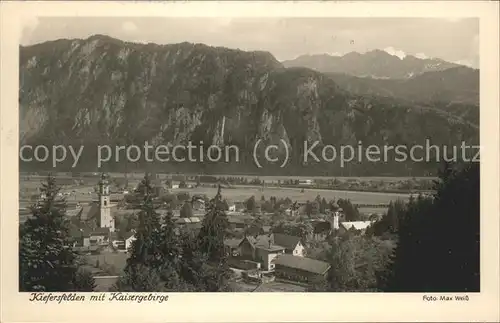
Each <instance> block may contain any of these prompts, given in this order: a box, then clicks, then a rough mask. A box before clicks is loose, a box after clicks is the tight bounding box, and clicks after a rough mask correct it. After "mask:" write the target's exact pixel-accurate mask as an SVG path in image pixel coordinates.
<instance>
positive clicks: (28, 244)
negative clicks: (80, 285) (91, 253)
mask: <svg viewBox="0 0 500 323" xmlns="http://www.w3.org/2000/svg"><path fill="white" fill-rule="evenodd" d="M59 191H60V187H59V186H58V185H57V184H56V179H55V178H54V177H53V176H51V175H48V177H47V181H46V182H45V183H43V184H42V188H41V195H42V200H41V201H40V202H37V203H36V204H35V205H33V206H32V207H31V210H32V213H33V217H31V218H29V219H28V220H26V222H25V223H24V224H23V225H21V226H20V235H19V282H20V290H21V291H46V292H65V291H72V290H74V286H73V282H74V279H75V273H76V265H75V260H76V254H75V253H74V252H73V250H72V245H71V238H70V234H69V223H68V220H67V219H66V217H65V213H66V202H65V200H64V198H63V197H60V196H59V194H58V193H59Z"/></svg>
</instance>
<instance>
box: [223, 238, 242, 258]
mask: <svg viewBox="0 0 500 323" xmlns="http://www.w3.org/2000/svg"><path fill="white" fill-rule="evenodd" d="M241 241H242V239H225V240H224V248H225V249H226V253H227V254H228V255H231V256H232V257H238V256H239V255H240V243H241Z"/></svg>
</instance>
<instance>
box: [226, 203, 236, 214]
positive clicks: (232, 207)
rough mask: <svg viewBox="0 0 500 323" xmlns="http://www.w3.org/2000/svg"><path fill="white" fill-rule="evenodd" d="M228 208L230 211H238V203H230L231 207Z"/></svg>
mask: <svg viewBox="0 0 500 323" xmlns="http://www.w3.org/2000/svg"><path fill="white" fill-rule="evenodd" d="M227 210H228V211H229V212H236V204H231V205H229V208H228V209H227Z"/></svg>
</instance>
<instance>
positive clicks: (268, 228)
mask: <svg viewBox="0 0 500 323" xmlns="http://www.w3.org/2000/svg"><path fill="white" fill-rule="evenodd" d="M271 228H272V227H271V226H270V225H263V226H262V232H263V233H264V234H268V233H271Z"/></svg>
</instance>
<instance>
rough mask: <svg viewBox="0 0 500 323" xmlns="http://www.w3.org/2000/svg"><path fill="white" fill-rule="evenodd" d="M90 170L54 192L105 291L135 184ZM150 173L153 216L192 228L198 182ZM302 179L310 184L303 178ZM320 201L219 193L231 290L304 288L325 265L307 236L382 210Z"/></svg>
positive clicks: (124, 245)
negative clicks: (362, 211)
mask: <svg viewBox="0 0 500 323" xmlns="http://www.w3.org/2000/svg"><path fill="white" fill-rule="evenodd" d="M93 175H94V179H96V180H97V181H96V185H94V186H93V190H88V187H87V186H85V189H87V191H85V190H84V189H81V188H80V189H78V186H75V185H74V183H75V181H67V183H68V185H63V190H62V191H61V192H60V193H59V194H60V195H61V197H62V196H64V197H65V198H66V201H67V210H66V214H67V216H68V217H69V218H70V223H71V231H70V232H71V236H72V239H73V248H74V250H75V251H76V252H77V253H78V254H80V255H81V259H82V264H81V266H82V267H84V268H85V269H87V270H89V271H91V272H92V273H93V275H94V279H95V281H96V284H97V288H96V290H98V291H108V290H109V288H111V287H112V286H113V284H114V282H115V281H116V280H117V279H118V277H119V275H120V274H121V273H122V270H123V269H124V267H125V265H126V259H127V257H128V254H127V253H128V250H129V249H130V247H131V245H132V242H133V241H134V240H135V229H136V227H137V218H136V215H137V212H138V211H139V210H138V206H137V205H138V202H139V201H135V200H134V196H135V195H134V191H135V190H137V189H138V187H137V186H136V187H135V188H130V187H129V186H130V185H129V183H123V181H120V180H115V179H113V178H111V177H110V176H109V175H108V174H107V173H102V174H93ZM151 176H152V184H153V187H154V188H155V200H154V203H155V205H156V208H157V210H156V212H157V213H158V214H159V215H160V217H164V216H165V215H166V214H167V213H170V214H171V215H172V218H173V221H174V223H175V226H176V228H177V229H179V230H181V229H182V230H190V231H193V232H194V233H195V234H196V233H197V232H198V231H199V230H200V229H201V227H202V221H203V217H204V216H205V212H206V210H205V204H206V203H207V202H208V201H209V197H208V196H206V195H199V194H192V195H191V194H189V192H190V191H193V190H194V189H193V188H194V187H195V186H197V185H200V184H199V183H198V184H197V183H196V182H194V181H193V182H185V181H181V182H178V183H175V182H173V181H168V180H165V179H161V178H160V176H159V175H157V174H152V175H151ZM304 184H305V185H310V181H304ZM212 186H214V185H212ZM75 187H76V189H75ZM227 191H229V189H228V190H227ZM39 198H43V196H40V197H39ZM322 202H323V203H322ZM325 203H327V202H326V201H325V199H323V201H321V199H318V201H317V202H315V204H314V205H313V203H310V202H309V201H308V202H303V201H292V200H291V199H289V198H285V199H283V198H280V199H277V198H276V197H273V196H270V197H269V198H268V199H267V200H266V199H265V197H264V196H263V195H262V197H261V199H260V200H259V199H256V198H255V196H249V197H248V198H247V199H246V200H229V199H224V204H225V209H226V210H225V214H226V216H227V221H228V224H229V227H228V231H227V232H226V236H227V238H226V239H225V241H224V245H225V248H226V253H227V255H228V256H229V258H228V264H229V266H230V268H231V269H232V271H233V273H234V275H233V284H234V285H235V286H236V289H239V290H241V291H245V292H249V291H251V292H264V291H265V292H269V291H299V292H300V291H305V289H306V288H307V286H308V284H310V283H312V282H315V281H318V279H321V278H325V277H326V275H327V273H328V271H329V269H330V264H328V263H326V262H323V261H320V260H317V259H313V258H310V257H308V254H307V249H308V244H309V243H311V242H312V241H316V242H318V241H323V240H325V239H326V238H327V237H328V236H330V235H331V234H332V233H333V232H334V233H335V234H337V235H338V234H342V233H345V232H351V233H353V234H363V233H364V232H365V231H366V229H367V228H368V227H369V226H370V225H372V224H373V223H374V222H375V221H377V220H378V219H380V217H381V215H380V214H376V213H372V214H370V216H369V217H368V219H367V220H366V221H347V220H346V217H345V213H344V211H343V209H342V208H341V207H339V205H337V204H336V203H333V204H331V203H332V202H330V204H329V205H328V204H327V205H322V204H325ZM20 216H21V218H22V217H23V216H29V210H27V209H20ZM290 227H292V228H298V229H297V230H290ZM287 228H288V229H287Z"/></svg>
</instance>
